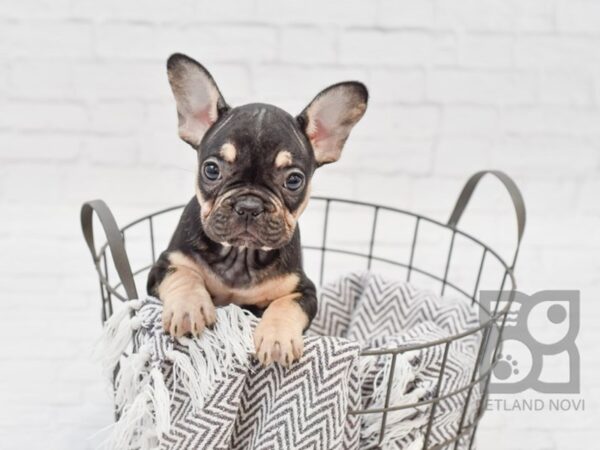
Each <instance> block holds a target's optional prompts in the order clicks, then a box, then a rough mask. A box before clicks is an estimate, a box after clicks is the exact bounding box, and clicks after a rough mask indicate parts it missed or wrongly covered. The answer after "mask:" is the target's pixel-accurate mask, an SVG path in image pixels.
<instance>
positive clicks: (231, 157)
mask: <svg viewBox="0 0 600 450" xmlns="http://www.w3.org/2000/svg"><path fill="white" fill-rule="evenodd" d="M219 154H220V155H221V157H222V158H223V159H224V160H225V161H227V162H230V163H232V162H234V161H235V157H236V156H237V150H236V149H235V147H234V146H233V144H230V143H229V142H227V143H225V144H223V146H222V147H221V150H219Z"/></svg>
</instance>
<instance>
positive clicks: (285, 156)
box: [167, 54, 368, 249]
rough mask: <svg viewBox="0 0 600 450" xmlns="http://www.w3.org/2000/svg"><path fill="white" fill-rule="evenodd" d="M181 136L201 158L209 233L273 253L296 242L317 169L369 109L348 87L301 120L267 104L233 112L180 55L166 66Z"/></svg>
mask: <svg viewBox="0 0 600 450" xmlns="http://www.w3.org/2000/svg"><path fill="white" fill-rule="evenodd" d="M167 72H168V75H169V83H170V85H171V89H172V91H173V95H174V97H175V102H176V104H177V116H178V119H179V136H180V137H181V138H182V139H183V140H184V141H186V142H187V143H189V144H190V145H191V146H192V147H193V148H194V149H196V151H197V152H198V175H197V179H196V197H197V199H198V202H199V203H200V209H201V217H200V219H201V221H202V225H203V228H204V231H205V232H206V235H207V236H208V237H209V238H210V239H211V240H213V241H215V242H218V243H221V244H222V245H231V246H236V247H250V248H263V249H273V248H279V247H281V246H283V245H285V244H286V243H288V242H289V240H290V239H291V238H292V235H293V233H294V230H295V227H296V221H297V219H298V217H299V216H300V214H301V213H302V211H303V210H304V208H305V206H306V203H307V201H308V195H309V190H310V189H309V188H310V180H311V178H312V175H313V172H314V170H315V168H317V167H319V166H321V165H324V164H328V163H331V162H334V161H337V160H338V158H339V157H340V154H341V152H342V148H343V146H344V143H345V142H346V139H347V138H348V136H349V134H350V130H351V129H352V127H353V126H354V125H355V124H356V123H357V122H358V121H359V120H360V118H361V117H362V116H363V114H364V113H365V110H366V108H367V98H368V94H367V89H366V88H365V86H364V85H363V84H362V83H358V82H356V81H349V82H344V83H338V84H334V85H332V86H330V87H328V88H326V89H324V90H323V91H321V92H320V93H319V94H318V95H317V96H316V97H315V98H314V99H313V100H312V101H311V102H310V103H309V104H308V106H307V107H306V108H305V109H304V110H303V111H302V112H301V113H300V114H299V115H298V116H296V117H292V116H291V115H290V114H288V113H287V112H285V111H283V110H281V109H279V108H277V107H275V106H272V105H265V104H257V103H256V104H249V105H244V106H240V107H237V108H231V107H230V106H229V105H227V103H226V102H225V99H224V98H223V96H222V95H221V92H220V91H219V88H218V87H217V85H216V83H215V81H214V80H213V78H212V76H211V75H210V73H209V72H208V71H207V70H206V69H205V68H204V67H203V66H202V65H201V64H199V63H198V62H197V61H194V60H193V59H191V58H189V57H188V56H185V55H181V54H174V55H172V56H171V57H170V58H169V60H168V61H167Z"/></svg>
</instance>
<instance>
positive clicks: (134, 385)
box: [115, 344, 151, 411]
mask: <svg viewBox="0 0 600 450" xmlns="http://www.w3.org/2000/svg"><path fill="white" fill-rule="evenodd" d="M150 357H151V353H150V348H149V345H148V344H146V345H144V346H142V347H140V348H139V350H138V352H137V353H133V354H131V355H129V356H127V357H126V358H123V359H122V360H121V366H120V367H119V373H118V374H117V378H116V379H115V406H116V407H117V410H118V411H121V410H122V409H123V407H124V406H125V405H127V404H129V403H131V402H132V401H133V399H134V398H135V395H136V394H137V392H138V390H139V386H140V381H142V382H143V381H144V379H145V377H146V376H147V371H145V370H144V369H145V366H146V364H147V363H148V361H150Z"/></svg>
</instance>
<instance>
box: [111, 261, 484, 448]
mask: <svg viewBox="0 0 600 450" xmlns="http://www.w3.org/2000/svg"><path fill="white" fill-rule="evenodd" d="M161 310H162V306H161V303H160V301H159V300H157V299H154V298H148V299H146V300H143V301H133V302H129V303H128V304H127V307H126V308H123V310H122V311H120V312H119V313H117V314H115V315H114V316H113V317H112V318H111V319H110V320H109V322H108V323H107V325H106V326H105V330H104V335H103V348H104V350H103V358H104V361H103V362H104V366H105V367H106V369H107V372H108V373H110V374H113V373H114V368H115V367H118V371H117V375H116V378H115V380H114V382H115V403H116V408H117V412H118V414H119V420H118V421H117V422H116V424H115V426H114V429H113V430H112V433H111V438H110V440H109V441H107V446H108V447H110V448H114V449H119V450H123V449H128V448H133V449H155V448H160V449H173V450H175V449H178V450H179V449H261V450H263V449H264V450H266V449H286V450H288V449H323V450H332V449H379V448H386V449H410V450H414V449H420V448H422V447H423V445H424V439H425V436H426V435H427V428H428V421H429V418H430V415H431V413H432V411H431V409H432V407H431V403H428V400H430V399H432V398H433V397H434V396H436V394H437V395H438V396H444V395H445V394H448V393H450V392H452V391H455V390H457V389H458V388H460V387H463V386H465V385H467V384H469V382H470V381H471V378H472V376H473V367H474V365H475V357H476V354H477V349H478V346H479V340H478V334H472V335H469V336H466V337H464V338H462V339H460V340H456V341H452V343H451V344H449V345H448V346H447V347H446V346H445V345H443V344H441V345H434V346H427V345H425V346H423V347H422V348H420V349H415V350H412V351H410V352H405V351H403V352H399V353H397V355H396V357H395V361H393V357H392V356H391V355H390V354H386V355H372V356H365V355H361V351H363V350H375V349H377V350H380V349H397V348H401V349H402V348H408V347H413V346H419V345H420V344H428V343H432V342H434V341H438V340H442V339H445V338H447V337H449V336H453V335H456V334H458V333H461V332H463V331H466V330H468V329H471V328H474V327H476V326H477V324H478V322H477V320H478V319H477V313H476V311H475V310H473V309H472V308H471V306H470V304H469V303H468V302H464V301H459V300H452V299H449V298H444V299H441V298H439V297H438V296H436V295H434V294H433V293H431V292H428V291H423V290H418V289H416V288H415V287H414V286H412V285H410V284H408V283H404V282H398V281H393V280H387V279H385V278H383V277H381V276H377V275H373V274H371V273H352V274H349V275H346V276H344V277H341V278H340V279H338V280H337V281H335V282H334V283H331V284H328V285H326V286H324V287H323V288H322V289H321V292H320V303H319V312H318V314H317V317H316V318H315V320H314V321H313V324H312V326H311V329H310V330H309V332H308V333H307V336H306V338H305V353H304V356H303V357H302V359H301V360H300V361H298V362H297V363H295V364H294V365H292V367H291V368H289V369H286V368H283V367H281V366H280V365H277V364H275V365H273V364H272V365H270V366H268V367H266V368H263V367H261V366H260V365H259V364H258V363H257V362H256V361H255V360H254V358H252V357H251V353H252V328H253V327H254V326H255V324H256V323H257V319H256V318H254V317H253V316H251V315H250V314H249V313H247V312H246V311H244V310H242V309H240V308H238V307H236V306H234V305H230V306H227V307H224V308H219V309H218V310H217V324H216V326H215V328H214V329H213V330H206V331H205V332H204V334H203V335H202V337H201V338H199V339H185V338H184V339H180V340H179V341H175V340H173V339H171V338H170V337H169V336H166V335H164V334H163V332H162V327H161ZM132 329H133V330H134V333H133V336H134V338H133V343H131V334H132V333H131V330H132ZM128 347H129V349H128ZM124 350H125V354H124V355H123V351H124ZM443 365H445V370H444V374H443V377H441V381H440V382H439V383H438V380H440V376H439V374H440V370H441V368H442V366H443ZM392 370H393V374H392V373H391V371H392ZM390 376H392V383H393V386H392V390H391V391H390V395H389V398H388V399H387V405H389V406H403V405H404V406H405V405H411V404H415V403H419V402H421V403H422V404H421V405H420V406H417V407H416V408H415V407H406V408H404V409H397V410H394V411H391V412H389V413H388V415H387V417H386V423H385V425H384V426H383V427H382V414H381V413H371V414H352V412H353V411H359V410H364V409H377V408H382V407H384V406H385V405H386V396H387V395H386V394H387V383H388V380H389V378H390ZM466 400H467V391H466V390H464V391H462V392H461V393H460V394H458V395H454V396H450V397H448V398H445V399H444V400H441V401H440V402H439V403H438V405H437V407H436V409H435V410H434V414H433V422H432V426H431V429H430V433H429V437H428V442H427V446H433V445H437V444H443V443H444V442H447V440H448V439H451V438H452V437H454V436H456V432H457V429H458V427H459V424H460V423H461V422H463V425H467V424H469V423H470V422H471V421H472V420H473V417H474V415H475V412H476V411H475V406H476V404H477V402H478V400H479V391H478V389H477V387H475V389H474V390H473V392H472V394H471V396H470V400H469V405H468V409H467V414H466V416H465V417H464V418H462V417H461V414H462V411H463V409H464V404H465V402H466ZM381 431H383V436H381V435H380V432H381ZM459 448H460V447H459Z"/></svg>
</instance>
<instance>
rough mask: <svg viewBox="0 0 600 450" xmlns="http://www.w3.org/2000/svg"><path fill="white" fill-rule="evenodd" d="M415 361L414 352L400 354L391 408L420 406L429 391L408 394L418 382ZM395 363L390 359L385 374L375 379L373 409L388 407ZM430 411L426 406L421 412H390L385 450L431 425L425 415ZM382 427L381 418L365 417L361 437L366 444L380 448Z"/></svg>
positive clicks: (386, 360) (403, 410)
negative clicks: (386, 399) (389, 387)
mask: <svg viewBox="0 0 600 450" xmlns="http://www.w3.org/2000/svg"><path fill="white" fill-rule="evenodd" d="M413 359H414V354H413V352H409V353H406V354H398V355H397V356H396V368H395V370H394V374H393V375H394V376H393V381H392V389H391V395H390V403H389V404H390V405H395V406H396V405H397V406H400V405H408V404H412V403H417V402H419V401H420V400H422V399H423V398H424V397H425V394H426V393H427V390H426V389H424V388H415V389H413V390H412V391H411V392H409V393H407V392H406V391H407V387H408V384H409V383H410V382H412V381H414V379H415V378H416V374H415V371H414V370H415V369H414V367H413V366H412V365H411V363H410V361H412V360H413ZM391 363H392V358H391V357H386V358H385V362H384V364H383V367H382V368H381V371H380V372H379V373H378V374H377V375H375V378H374V383H373V395H372V400H373V403H372V406H373V407H374V408H383V406H384V405H385V397H386V393H387V385H388V380H389V376H390V371H391ZM426 408H427V406H426V405H425V406H422V407H420V408H406V409H400V410H396V411H390V412H389V413H388V415H387V420H386V430H385V434H384V438H383V440H382V442H381V448H386V446H388V445H389V444H390V443H392V442H394V441H395V440H400V439H402V438H404V437H405V436H407V435H408V434H409V433H411V432H412V431H414V430H415V429H417V428H419V427H421V426H423V425H424V424H425V423H426V422H427V417H426V415H425V414H422V412H423V411H424V410H425V409H426ZM415 413H417V414H416V417H414V418H410V417H411V416H415ZM366 416H369V417H366ZM380 426H381V425H380V422H379V415H378V414H366V415H365V417H363V427H362V429H361V435H362V436H364V437H365V438H366V439H365V440H366V441H367V442H369V443H371V444H373V445H375V444H377V436H378V434H379V429H380Z"/></svg>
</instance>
